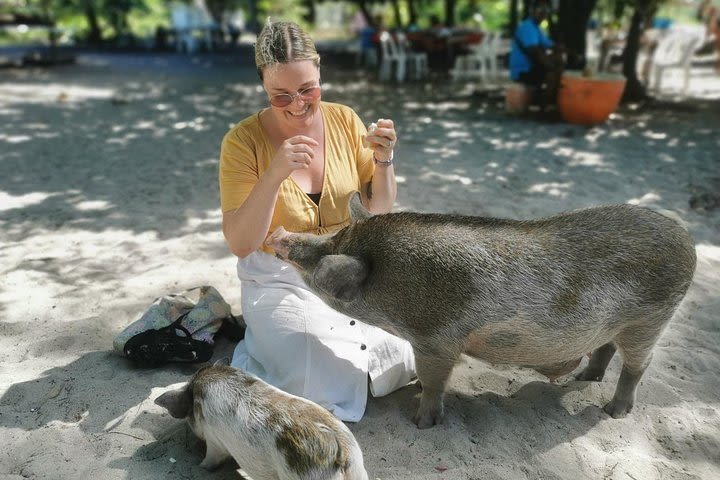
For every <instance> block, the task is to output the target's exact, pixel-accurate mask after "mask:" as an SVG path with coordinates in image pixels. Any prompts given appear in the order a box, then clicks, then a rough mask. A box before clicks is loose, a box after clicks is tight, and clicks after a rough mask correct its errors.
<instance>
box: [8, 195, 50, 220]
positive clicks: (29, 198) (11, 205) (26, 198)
mask: <svg viewBox="0 0 720 480" xmlns="http://www.w3.org/2000/svg"><path fill="white" fill-rule="evenodd" d="M52 195H53V194H51V193H47V192H31V193H26V194H24V195H10V194H8V193H6V192H1V191H0V211H6V210H13V209H16V208H26V207H29V206H31V205H36V204H38V203H42V202H44V201H45V200H47V199H48V198H50V197H51V196H52ZM1 223H2V221H1V220H0V224H1Z"/></svg>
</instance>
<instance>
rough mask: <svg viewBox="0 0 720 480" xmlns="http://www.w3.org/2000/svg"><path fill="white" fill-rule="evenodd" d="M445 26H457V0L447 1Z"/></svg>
mask: <svg viewBox="0 0 720 480" xmlns="http://www.w3.org/2000/svg"><path fill="white" fill-rule="evenodd" d="M445 26H446V27H448V28H450V27H453V26H455V0H445Z"/></svg>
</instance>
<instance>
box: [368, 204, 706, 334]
mask: <svg viewBox="0 0 720 480" xmlns="http://www.w3.org/2000/svg"><path fill="white" fill-rule="evenodd" d="M354 226H355V227H356V228H361V229H362V231H360V232H357V234H356V235H355V238H357V239H359V240H358V241H357V244H356V245H355V248H354V249H355V250H356V253H357V254H359V255H361V256H365V257H366V258H370V259H371V263H372V267H371V272H370V277H371V278H370V279H369V281H368V282H367V284H366V285H367V286H368V287H367V288H368V290H369V292H368V293H369V296H370V297H374V298H372V299H370V298H368V300H370V302H369V303H375V302H377V301H381V302H383V303H384V304H385V305H389V304H390V303H391V302H392V301H393V299H395V302H397V299H398V298H405V299H407V300H408V301H409V302H412V305H413V307H415V308H413V309H410V310H408V309H407V308H403V307H402V306H393V307H386V309H390V310H393V314H394V315H399V316H405V317H407V319H408V320H411V318H410V317H412V316H413V315H415V314H414V313H413V312H417V314H416V315H415V316H416V317H417V320H416V321H418V322H419V321H421V320H420V319H421V317H424V316H426V315H433V314H434V313H437V314H441V313H442V312H440V311H437V312H435V310H437V309H438V308H448V306H451V307H452V308H453V309H454V310H456V311H468V312H482V313H483V315H482V317H483V318H493V317H507V316H512V315H515V314H519V313H521V312H524V313H526V314H527V315H529V316H535V317H536V318H538V319H539V318H542V317H544V316H547V317H550V316H552V317H554V318H558V317H563V316H566V317H577V316H578V315H580V314H581V315H583V316H584V317H585V318H586V319H587V321H588V322H591V321H594V320H597V318H594V317H595V316H596V312H597V315H598V316H599V315H602V316H609V315H619V314H620V313H621V312H623V311H624V312H625V313H626V314H628V315H632V314H635V313H637V311H638V310H642V309H646V308H648V307H647V306H648V305H650V308H665V307H667V308H674V307H675V306H676V305H677V303H678V302H679V301H680V299H681V298H682V296H683V295H684V294H685V291H686V290H687V287H688V286H689V284H690V281H691V279H692V274H693V271H694V267H695V250H694V245H693V241H692V239H691V237H690V236H689V235H688V234H687V232H686V231H685V230H684V229H683V228H682V227H680V226H679V225H678V224H677V223H676V222H674V221H672V220H670V219H669V218H667V217H664V216H662V215H660V214H657V213H655V212H652V211H651V210H648V209H645V208H641V207H636V206H632V205H618V206H608V207H595V208H590V209H585V210H578V211H574V212H567V213H562V214H560V215H556V216H552V217H547V218H541V219H537V220H528V221H518V220H507V219H495V218H483V217H471V216H459V215H443V214H420V213H410V212H401V213H395V214H388V215H380V216H376V217H372V218H370V219H367V220H365V221H363V222H358V223H357V224H355V225H354ZM385 297H387V298H385ZM395 310H397V311H395ZM600 312H602V313H600Z"/></svg>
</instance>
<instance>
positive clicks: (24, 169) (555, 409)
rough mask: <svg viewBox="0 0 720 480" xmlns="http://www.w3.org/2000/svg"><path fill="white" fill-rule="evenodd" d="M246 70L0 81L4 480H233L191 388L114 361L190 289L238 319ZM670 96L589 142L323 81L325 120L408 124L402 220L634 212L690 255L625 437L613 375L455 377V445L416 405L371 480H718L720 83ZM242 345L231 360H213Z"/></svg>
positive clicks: (400, 160) (252, 101)
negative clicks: (235, 159)
mask: <svg viewBox="0 0 720 480" xmlns="http://www.w3.org/2000/svg"><path fill="white" fill-rule="evenodd" d="M249 55H250V53H249V51H248V52H240V53H238V57H237V58H235V57H232V56H230V55H199V56H194V57H185V56H179V55H172V54H168V55H151V54H142V55H139V56H131V55H120V54H114V55H109V54H81V55H80V56H79V57H78V62H77V64H75V65H66V66H59V67H54V68H22V69H18V68H5V69H0V125H2V126H1V127H0V438H2V448H0V479H1V480H9V479H22V478H30V479H80V478H86V479H146V478H147V479H150V478H152V479H156V478H178V479H181V478H208V479H232V478H240V476H239V474H238V473H237V472H236V471H235V470H234V469H233V468H232V467H231V466H227V467H225V468H223V469H221V470H219V471H217V472H214V473H207V472H205V471H204V470H202V469H201V468H200V467H198V464H199V463H200V461H201V460H202V457H203V455H204V446H203V444H202V442H200V441H199V440H197V439H196V438H195V437H194V436H193V435H192V433H191V432H190V430H189V428H188V427H187V426H186V425H185V423H184V422H181V421H178V420H175V419H173V418H171V417H170V416H168V415H167V414H165V413H164V412H163V411H161V409H160V407H157V406H156V405H154V404H153V399H154V398H156V397H157V396H158V395H159V394H160V392H162V391H165V390H166V389H167V387H168V386H169V385H171V384H176V383H179V382H183V381H185V380H187V378H188V377H189V375H191V374H192V372H194V371H195V369H196V368H197V366H195V365H178V364H173V365H167V366H164V367H161V368H156V369H140V368H135V367H134V366H133V365H132V364H131V363H130V362H129V361H127V360H126V359H124V358H121V357H119V356H118V355H117V354H115V353H113V352H112V339H113V337H114V336H115V335H116V334H117V333H118V332H119V331H120V330H122V329H123V328H124V327H125V326H127V325H128V324H130V323H132V322H133V321H135V320H136V319H137V318H138V317H139V316H140V314H141V313H142V312H143V311H144V310H145V309H146V308H147V307H148V306H149V305H150V304H151V303H152V302H153V300H154V299H155V298H156V297H158V296H160V295H163V294H166V293H177V292H180V291H182V290H185V289H187V288H191V287H194V286H197V285H212V286H214V287H215V288H217V289H218V290H219V291H220V293H222V295H223V296H224V297H225V299H226V300H227V301H228V302H229V303H230V304H231V305H232V306H233V311H234V313H236V314H239V313H241V312H240V310H239V305H240V295H241V292H240V288H239V281H238V280H237V277H236V275H235V259H234V257H233V256H232V255H231V254H230V253H229V252H228V249H227V248H226V246H225V243H224V240H223V237H222V233H221V214H220V209H219V195H218V187H217V160H218V155H219V146H220V141H221V139H222V136H223V135H224V133H225V132H226V131H227V130H228V128H229V127H230V126H231V125H232V124H233V123H235V122H237V121H239V120H240V119H242V118H244V117H245V116H247V115H249V114H251V113H253V112H255V111H257V110H258V109H260V108H263V107H264V106H265V105H266V101H267V100H266V97H265V95H264V94H263V92H262V90H261V89H260V86H259V83H258V80H257V75H256V73H255V70H254V67H253V66H252V65H251V64H250V63H249V62H250V57H249ZM240 57H242V58H240ZM674 80H675V81H674V83H673V79H672V78H671V79H670V80H668V81H666V82H665V85H666V86H667V88H668V92H667V95H665V96H664V97H663V99H662V100H659V101H655V102H652V103H649V104H645V105H640V106H625V107H623V108H621V109H620V110H619V111H618V112H617V113H616V114H615V115H613V116H612V118H611V119H610V120H609V121H608V122H607V123H605V124H603V125H600V126H597V127H593V128H586V127H580V126H574V125H569V124H564V123H559V122H557V123H543V122H537V121H534V120H532V119H528V118H516V117H512V116H509V115H507V114H506V113H505V112H504V111H503V108H502V97H501V96H500V94H499V93H498V91H484V90H478V89H477V88H476V87H475V86H474V85H471V84H467V83H458V84H452V83H451V82H450V81H448V80H447V79H441V78H436V79H435V80H434V81H433V82H427V83H409V84H404V85H392V84H390V85H388V84H379V83H377V82H376V81H375V80H374V79H373V78H372V77H368V75H367V74H364V73H363V72H360V71H355V70H353V69H350V68H340V67H337V66H334V65H333V64H332V63H328V64H327V65H326V66H324V69H323V82H324V91H323V99H324V100H328V101H336V102H340V103H345V104H347V105H350V106H352V107H353V108H355V109H356V111H357V112H358V114H359V115H360V117H361V118H362V119H363V120H364V121H366V122H367V123H370V122H372V121H375V120H377V118H392V119H393V120H394V121H395V123H396V125H397V126H398V135H399V143H398V145H397V150H396V152H395V153H396V157H395V158H396V172H397V175H398V182H399V184H398V197H397V202H396V210H412V211H421V212H454V213H462V214H470V215H485V216H499V217H509V218H533V217H539V216H546V215H551V214H554V213H558V212H560V211H563V210H570V209H576V208H582V207H588V206H593V205H600V204H614V203H634V204H639V205H643V206H647V207H650V208H653V209H656V210H658V211H660V212H662V213H665V214H666V215H669V216H672V217H673V218H675V219H677V220H678V221H679V222H681V223H682V224H683V225H685V226H686V228H687V229H688V230H689V231H690V233H691V234H692V235H693V237H694V238H695V241H696V250H697V257H698V263H697V270H696V274H695V278H694V281H693V284H692V286H691V288H690V290H689V292H688V294H687V297H686V299H685V301H684V302H683V304H682V305H681V307H680V309H679V310H678V312H677V314H676V316H675V318H674V319H673V321H672V322H671V323H670V325H669V326H668V328H667V330H666V331H665V333H664V335H663V336H662V337H661V339H660V341H659V343H658V345H657V347H656V348H655V351H654V358H653V361H652V363H651V365H650V367H649V368H648V370H647V372H646V373H645V376H644V377H643V379H642V382H641V384H640V386H639V388H638V396H637V404H636V406H635V409H634V411H633V412H632V413H631V414H630V415H629V416H628V417H627V418H624V419H619V420H615V419H612V418H609V417H608V416H607V415H606V414H605V413H603V411H602V409H601V407H602V406H603V405H604V404H605V403H606V402H608V401H609V400H610V398H611V397H612V394H613V392H614V390H615V384H616V381H617V378H618V375H619V371H620V366H621V360H620V358H619V356H616V358H614V359H613V361H612V363H611V364H610V367H609V369H608V373H607V375H606V376H605V379H604V381H603V382H600V383H589V382H578V381H575V380H573V378H572V377H571V376H567V377H564V378H561V379H560V381H559V382H558V384H550V383H548V381H547V379H546V378H545V377H543V376H542V375H540V374H538V373H536V372H534V371H532V370H526V369H521V368H515V367H509V366H493V365H488V364H485V363H483V362H480V361H478V360H474V359H470V358H463V361H462V363H461V364H459V365H458V366H457V367H456V369H455V371H454V374H453V377H452V379H451V382H450V385H449V391H448V394H447V397H446V419H445V423H444V424H442V425H440V426H437V427H435V428H433V429H430V430H418V429H417V428H416V427H415V425H414V424H413V423H412V422H411V417H412V415H413V413H414V411H415V409H416V408H417V402H418V395H419V387H418V386H417V385H415V384H411V385H408V386H407V387H405V388H403V389H401V390H400V391H397V392H395V393H393V394H391V395H389V396H387V397H383V398H378V399H370V400H369V402H368V408H367V411H366V414H365V417H364V418H363V419H362V420H361V421H360V422H359V423H356V424H349V427H350V429H351V430H352V431H353V432H354V434H355V435H356V437H357V440H358V442H359V444H360V446H361V448H362V449H363V452H364V456H365V464H366V467H367V469H368V473H369V475H370V478H372V479H383V480H386V479H387V480H390V479H418V480H424V479H443V480H455V479H573V480H575V479H585V478H587V479H600V478H602V479H616V480H621V479H634V480H649V479H713V478H720V376H719V374H718V372H720V313H718V312H720V289H719V288H718V285H720V205H718V204H717V199H718V195H720V154H719V153H718V152H720V76H718V75H716V74H714V73H713V71H712V68H711V67H710V66H704V67H698V68H697V69H696V70H695V71H694V72H693V79H692V81H691V88H690V91H689V97H688V98H686V99H685V100H683V101H678V100H677V98H676V97H677V95H676V93H677V87H678V85H679V83H680V80H679V78H676V79H674ZM713 198H714V199H715V204H714V203H713ZM691 204H692V206H693V207H694V208H691ZM703 206H705V208H702V207H703ZM558 341H561V338H560V335H559V339H558ZM233 346H234V345H233V344H232V343H230V342H228V341H226V340H223V339H220V340H219V341H218V343H217V345H216V348H215V357H214V358H222V357H224V356H228V355H230V354H231V352H232V348H233ZM586 362H587V360H584V361H583V365H582V366H584V364H585V363H586Z"/></svg>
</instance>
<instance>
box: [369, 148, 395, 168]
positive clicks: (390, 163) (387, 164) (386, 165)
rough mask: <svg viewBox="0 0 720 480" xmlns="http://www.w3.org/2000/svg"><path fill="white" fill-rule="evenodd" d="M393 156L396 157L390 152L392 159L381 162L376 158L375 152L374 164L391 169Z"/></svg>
mask: <svg viewBox="0 0 720 480" xmlns="http://www.w3.org/2000/svg"><path fill="white" fill-rule="evenodd" d="M393 156H394V152H393V151H392V150H390V158H388V159H387V160H379V159H378V158H377V157H376V156H375V152H373V162H374V163H375V165H379V166H381V167H389V166H390V165H392V164H393Z"/></svg>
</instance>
